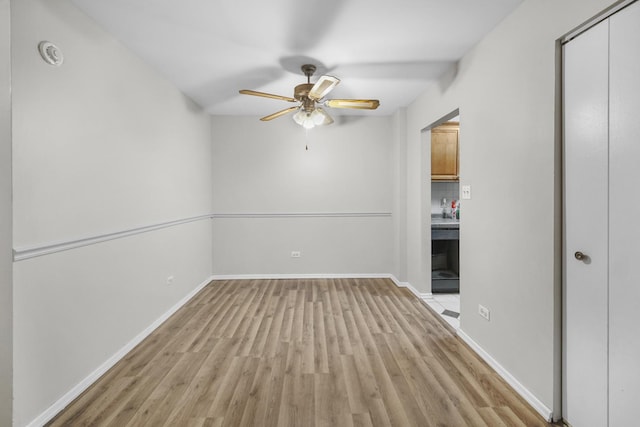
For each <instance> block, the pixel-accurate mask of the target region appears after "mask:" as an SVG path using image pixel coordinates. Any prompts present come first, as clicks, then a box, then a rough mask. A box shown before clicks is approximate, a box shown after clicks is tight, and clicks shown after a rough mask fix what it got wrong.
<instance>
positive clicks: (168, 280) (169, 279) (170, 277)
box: [167, 276, 173, 285]
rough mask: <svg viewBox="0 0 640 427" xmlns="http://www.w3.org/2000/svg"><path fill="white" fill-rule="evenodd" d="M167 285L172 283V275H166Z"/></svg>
mask: <svg viewBox="0 0 640 427" xmlns="http://www.w3.org/2000/svg"><path fill="white" fill-rule="evenodd" d="M167 285H173V276H169V277H167Z"/></svg>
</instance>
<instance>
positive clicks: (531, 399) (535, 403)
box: [457, 329, 553, 422]
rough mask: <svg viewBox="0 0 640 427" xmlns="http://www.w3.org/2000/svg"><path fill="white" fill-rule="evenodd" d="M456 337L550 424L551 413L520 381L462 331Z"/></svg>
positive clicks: (459, 330)
mask: <svg viewBox="0 0 640 427" xmlns="http://www.w3.org/2000/svg"><path fill="white" fill-rule="evenodd" d="M457 333H458V336H459V337H460V338H461V339H462V341H464V342H465V343H467V344H468V345H469V347H471V349H472V350H473V351H475V352H476V353H477V354H478V356H480V357H481V358H482V359H483V360H484V361H485V362H487V364H488V365H489V366H491V367H492V368H493V369H494V370H495V371H496V372H497V373H498V375H500V376H501V377H502V379H504V380H505V381H506V382H507V384H509V385H510V386H511V387H512V388H513V389H514V390H515V391H516V393H518V394H519V395H520V396H522V398H523V399H524V400H526V401H527V403H529V405H531V406H532V407H533V409H535V410H536V411H537V412H538V413H539V414H540V415H542V417H543V418H544V419H545V420H547V422H552V418H553V411H552V410H551V409H549V408H548V407H547V406H546V405H545V404H544V403H542V402H541V401H540V400H539V399H538V398H537V397H536V396H535V395H534V394H533V393H531V392H530V391H529V390H528V389H527V388H526V387H525V386H524V385H522V383H520V381H518V380H517V379H516V378H515V377H514V376H513V375H511V373H509V371H507V370H506V369H505V368H504V367H503V366H502V365H500V363H498V362H497V361H496V360H495V359H494V358H493V357H492V356H491V355H490V354H489V353H487V352H486V351H485V350H484V349H483V348H482V347H480V345H478V343H476V342H475V341H474V340H473V339H471V337H470V336H469V335H467V334H466V333H464V331H463V330H462V329H458V331H457Z"/></svg>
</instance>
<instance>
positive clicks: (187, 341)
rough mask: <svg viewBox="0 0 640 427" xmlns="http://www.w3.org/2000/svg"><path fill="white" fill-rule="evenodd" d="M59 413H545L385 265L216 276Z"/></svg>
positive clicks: (428, 422)
mask: <svg viewBox="0 0 640 427" xmlns="http://www.w3.org/2000/svg"><path fill="white" fill-rule="evenodd" d="M48 425H51V426H83V425H95V426H117V427H123V426H135V427H138V426H154V427H156V426H186V427H199V426H234V427H235V426H245V425H246V426H303V427H307V426H332V427H334V426H354V427H356V426H421V427H422V426H456V427H458V426H490V427H494V426H545V425H548V424H546V423H545V422H544V421H543V419H542V418H541V417H539V416H538V415H537V413H535V412H534V411H533V410H532V409H531V408H530V407H529V406H528V405H527V404H526V403H525V402H524V401H523V400H521V399H520V398H519V397H518V396H517V395H516V394H515V392H514V391H513V390H511V389H510V388H509V386H508V385H506V384H505V383H504V382H503V381H502V380H501V379H500V378H499V377H498V376H497V374H496V373H495V372H493V371H492V370H491V369H490V368H489V367H488V366H487V365H486V364H485V363H484V362H482V361H481V360H480V359H479V358H478V357H477V356H476V355H475V354H474V353H473V352H472V351H471V350H470V349H469V348H468V347H467V346H466V345H465V344H464V343H463V342H462V341H460V340H459V339H458V338H457V337H456V336H455V335H454V334H453V333H452V331H451V330H450V329H449V328H448V327H447V326H445V325H444V324H443V322H442V321H441V320H440V319H439V318H438V317H437V315H436V314H434V313H433V312H432V311H430V309H428V308H427V307H426V306H424V305H423V304H422V303H421V302H420V301H419V300H418V299H417V298H416V297H415V296H413V295H412V294H411V293H410V292H408V291H407V290H405V289H400V288H397V287H396V286H395V285H394V284H393V283H392V282H391V281H390V280H386V279H332V280H326V279H314V280H238V281H214V282H212V283H210V284H209V285H208V286H207V287H206V288H205V289H203V290H202V292H200V293H199V294H198V295H197V296H196V297H195V298H193V299H192V300H191V301H190V302H189V303H188V304H187V305H185V306H184V307H183V308H182V309H181V310H179V311H178V312H177V313H176V314H175V315H174V316H173V317H171V318H170V319H169V320H168V321H167V322H165V323H164V324H163V325H162V326H161V327H160V328H158V329H157V330H156V331H155V332H154V333H153V334H152V335H151V336H149V337H148V338H147V339H146V340H145V341H144V342H142V343H141V344H140V345H139V346H138V347H136V348H135V349H134V350H133V351H131V353H129V354H128V355H127V356H126V357H125V358H124V359H123V360H122V361H120V362H119V363H118V364H117V365H116V366H114V367H113V368H112V369H111V370H110V371H109V372H107V373H106V374H105V375H104V376H103V377H102V378H101V379H100V380H99V381H98V382H96V383H95V384H94V385H93V386H92V387H91V388H89V389H88V390H87V391H86V392H85V393H84V394H82V395H81V396H80V397H79V398H78V399H76V401H74V402H73V403H72V404H71V405H69V406H68V407H67V408H66V409H65V410H64V411H63V412H61V413H60V414H58V416H57V417H56V418H55V419H54V420H53V421H52V422H51V423H50V424H48Z"/></svg>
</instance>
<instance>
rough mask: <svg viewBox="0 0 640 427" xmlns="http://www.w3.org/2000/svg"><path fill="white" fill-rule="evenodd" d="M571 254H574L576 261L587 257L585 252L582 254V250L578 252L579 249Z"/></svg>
mask: <svg viewBox="0 0 640 427" xmlns="http://www.w3.org/2000/svg"><path fill="white" fill-rule="evenodd" d="M573 256H574V257H576V259H577V260H578V261H582V260H584V259H585V258H587V256H586V255H585V254H583V253H582V252H580V251H578V252H576V253H575V254H573Z"/></svg>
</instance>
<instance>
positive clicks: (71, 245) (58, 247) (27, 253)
mask: <svg viewBox="0 0 640 427" xmlns="http://www.w3.org/2000/svg"><path fill="white" fill-rule="evenodd" d="M210 218H211V214H207V215H198V216H193V217H189V218H183V219H178V220H174V221H167V222H162V223H158V224H152V225H146V226H144V227H137V228H131V229H128V230H123V231H116V232H113V233H106V234H98V235H95V236H89V237H83V238H80V239H75V240H67V241H61V242H55V243H49V244H45V245H38V246H31V247H24V248H17V249H14V250H13V261H23V260H25V259H30V258H36V257H39V256H43V255H49V254H54V253H56V252H62V251H68V250H70V249H76V248H81V247H83V246H89V245H95V244H97V243H102V242H107V241H109V240H115V239H122V238H123V237H129V236H134V235H136V234H142V233H148V232H149V231H155V230H160V229H162V228H168V227H174V226H176V225H182V224H187V223H189V222H195V221H201V220H203V219H210Z"/></svg>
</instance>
